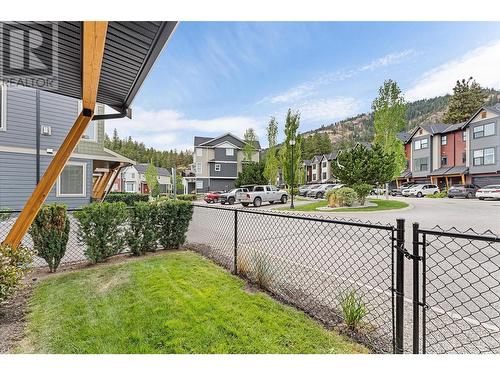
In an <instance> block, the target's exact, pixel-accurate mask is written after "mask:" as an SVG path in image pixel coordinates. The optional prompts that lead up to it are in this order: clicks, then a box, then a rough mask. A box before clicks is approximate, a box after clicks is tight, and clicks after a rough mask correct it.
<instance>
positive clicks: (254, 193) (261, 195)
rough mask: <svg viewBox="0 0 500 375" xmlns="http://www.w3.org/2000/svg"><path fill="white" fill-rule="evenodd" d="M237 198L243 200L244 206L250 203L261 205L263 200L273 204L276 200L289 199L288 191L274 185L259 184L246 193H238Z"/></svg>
mask: <svg viewBox="0 0 500 375" xmlns="http://www.w3.org/2000/svg"><path fill="white" fill-rule="evenodd" d="M236 199H237V200H238V201H239V202H241V204H242V205H243V206H244V207H247V206H248V205H249V204H253V205H254V206H255V207H259V206H260V205H261V204H262V203H263V202H269V203H271V204H272V203H274V202H281V203H286V202H287V200H288V193H287V192H286V191H285V190H280V189H278V188H277V187H276V186H273V185H257V186H254V187H253V189H251V190H250V191H248V192H246V193H244V192H239V193H236Z"/></svg>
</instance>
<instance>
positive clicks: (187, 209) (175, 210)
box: [156, 200, 193, 249]
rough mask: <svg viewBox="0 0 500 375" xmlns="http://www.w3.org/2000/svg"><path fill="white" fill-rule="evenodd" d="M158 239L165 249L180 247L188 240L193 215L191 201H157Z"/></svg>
mask: <svg viewBox="0 0 500 375" xmlns="http://www.w3.org/2000/svg"><path fill="white" fill-rule="evenodd" d="M156 207H157V216H156V219H157V225H158V226H159V228H158V232H157V233H158V241H159V242H160V244H161V246H162V247H163V248H164V249H171V248H179V246H180V245H182V244H184V242H185V241H186V233H187V230H188V227H189V222H190V221H191V218H192V217H193V206H192V204H191V203H190V202H186V201H174V200H165V201H159V202H157V203H156Z"/></svg>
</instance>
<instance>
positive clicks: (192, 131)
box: [106, 107, 265, 150]
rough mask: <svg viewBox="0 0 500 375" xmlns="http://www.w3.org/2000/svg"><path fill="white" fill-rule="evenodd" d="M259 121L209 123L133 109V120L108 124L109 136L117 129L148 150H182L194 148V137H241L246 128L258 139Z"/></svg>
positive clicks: (260, 132)
mask: <svg viewBox="0 0 500 375" xmlns="http://www.w3.org/2000/svg"><path fill="white" fill-rule="evenodd" d="M263 126H265V124H264V125H263V123H262V122H260V121H258V120H257V119H254V118H250V117H244V116H227V117H217V118H213V119H208V120H200V119H193V118H188V117H186V116H184V115H183V114H182V113H180V112H177V111H173V110H170V109H162V110H159V111H147V110H144V109H142V108H138V107H136V108H134V112H133V118H132V119H127V118H125V119H120V120H112V121H109V122H107V124H106V129H107V132H108V134H111V133H112V132H113V129H114V128H116V129H117V131H118V134H119V136H120V137H121V138H125V137H128V136H131V137H132V138H133V139H134V140H136V141H139V142H144V143H145V144H146V146H147V147H155V148H157V149H160V150H170V149H177V150H184V149H191V148H192V147H193V137H194V136H195V135H202V136H217V135H221V134H223V133H227V132H231V133H233V134H235V135H237V136H239V137H243V133H244V132H245V130H246V129H248V128H250V127H252V128H254V129H255V130H256V132H257V135H258V136H263V135H264V134H265V131H264V128H263Z"/></svg>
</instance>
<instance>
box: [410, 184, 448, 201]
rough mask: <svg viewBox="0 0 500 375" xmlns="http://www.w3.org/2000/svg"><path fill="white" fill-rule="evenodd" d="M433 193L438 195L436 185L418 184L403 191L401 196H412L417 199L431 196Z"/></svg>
mask: <svg viewBox="0 0 500 375" xmlns="http://www.w3.org/2000/svg"><path fill="white" fill-rule="evenodd" d="M435 193H439V188H438V187H437V185H433V184H419V185H414V186H412V187H410V188H408V189H404V190H403V192H402V194H403V196H405V197H409V196H410V195H414V196H416V197H417V198H421V197H423V196H425V195H432V194H435Z"/></svg>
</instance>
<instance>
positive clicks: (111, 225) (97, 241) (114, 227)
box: [75, 202, 127, 263]
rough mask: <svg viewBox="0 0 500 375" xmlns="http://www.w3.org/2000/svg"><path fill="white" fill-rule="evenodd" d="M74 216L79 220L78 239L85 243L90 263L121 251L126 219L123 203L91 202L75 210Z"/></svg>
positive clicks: (100, 260)
mask: <svg viewBox="0 0 500 375" xmlns="http://www.w3.org/2000/svg"><path fill="white" fill-rule="evenodd" d="M75 217H76V218H77V219H78V222H79V223H78V240H79V241H80V242H81V243H84V244H85V245H86V249H85V256H86V257H87V259H88V260H89V261H90V262H91V263H97V262H102V261H104V260H105V259H106V258H108V257H110V256H112V255H115V254H118V253H120V252H121V250H122V248H123V245H124V241H125V235H124V234H125V226H124V224H125V222H126V220H127V208H126V204H125V203H123V202H116V203H108V202H100V203H92V204H89V205H88V206H85V207H84V208H83V209H82V210H81V211H79V212H75Z"/></svg>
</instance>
